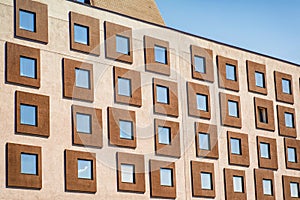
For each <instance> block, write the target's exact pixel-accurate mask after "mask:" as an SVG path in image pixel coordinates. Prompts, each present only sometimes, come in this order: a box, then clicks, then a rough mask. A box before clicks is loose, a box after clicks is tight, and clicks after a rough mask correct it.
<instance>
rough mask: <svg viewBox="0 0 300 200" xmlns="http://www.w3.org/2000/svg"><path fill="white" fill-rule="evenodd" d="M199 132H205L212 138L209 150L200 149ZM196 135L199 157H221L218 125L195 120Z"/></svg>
mask: <svg viewBox="0 0 300 200" xmlns="http://www.w3.org/2000/svg"><path fill="white" fill-rule="evenodd" d="M199 133H205V134H208V135H209V139H210V149H209V150H204V149H200V142H199V139H200V138H199ZM195 136H196V137H195V140H196V141H195V144H196V154H197V157H204V158H212V159H218V158H219V144H218V134H217V126H216V125H212V124H205V123H200V122H195Z"/></svg>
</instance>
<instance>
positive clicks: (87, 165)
mask: <svg viewBox="0 0 300 200" xmlns="http://www.w3.org/2000/svg"><path fill="white" fill-rule="evenodd" d="M77 165H78V178H80V179H89V180H92V179H93V161H92V160H81V159H78V160H77Z"/></svg>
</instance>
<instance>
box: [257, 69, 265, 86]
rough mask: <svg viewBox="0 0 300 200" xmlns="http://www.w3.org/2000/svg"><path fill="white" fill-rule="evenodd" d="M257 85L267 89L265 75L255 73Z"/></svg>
mask: <svg viewBox="0 0 300 200" xmlns="http://www.w3.org/2000/svg"><path fill="white" fill-rule="evenodd" d="M255 85H256V86H257V87H261V88H264V87H265V80H264V74H263V73H261V72H255Z"/></svg>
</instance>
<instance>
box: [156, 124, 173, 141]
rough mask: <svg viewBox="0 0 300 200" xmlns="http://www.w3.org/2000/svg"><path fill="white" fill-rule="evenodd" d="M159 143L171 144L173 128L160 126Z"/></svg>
mask: <svg viewBox="0 0 300 200" xmlns="http://www.w3.org/2000/svg"><path fill="white" fill-rule="evenodd" d="M158 143H160V144H166V145H170V144H171V129H170V128H169V127H162V126H159V127H158Z"/></svg>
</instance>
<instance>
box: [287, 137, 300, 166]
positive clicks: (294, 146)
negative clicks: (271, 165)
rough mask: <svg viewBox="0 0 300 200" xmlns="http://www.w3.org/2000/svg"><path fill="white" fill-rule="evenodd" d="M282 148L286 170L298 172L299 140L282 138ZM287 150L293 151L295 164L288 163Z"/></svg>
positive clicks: (299, 164) (299, 163)
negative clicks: (283, 148) (283, 149)
mask: <svg viewBox="0 0 300 200" xmlns="http://www.w3.org/2000/svg"><path fill="white" fill-rule="evenodd" d="M284 146H285V162H286V168H287V169H295V170H300V162H299V158H300V149H299V146H300V140H296V139H294V138H284ZM288 148H292V149H295V161H296V162H290V161H289V151H288Z"/></svg>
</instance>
